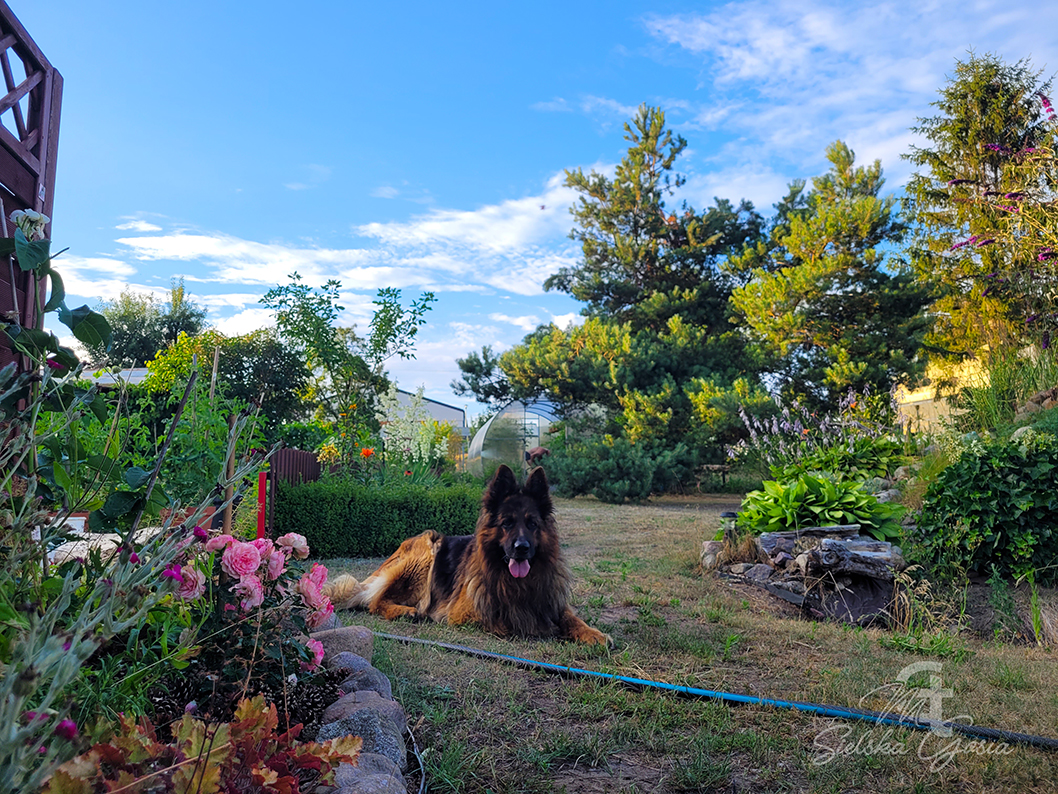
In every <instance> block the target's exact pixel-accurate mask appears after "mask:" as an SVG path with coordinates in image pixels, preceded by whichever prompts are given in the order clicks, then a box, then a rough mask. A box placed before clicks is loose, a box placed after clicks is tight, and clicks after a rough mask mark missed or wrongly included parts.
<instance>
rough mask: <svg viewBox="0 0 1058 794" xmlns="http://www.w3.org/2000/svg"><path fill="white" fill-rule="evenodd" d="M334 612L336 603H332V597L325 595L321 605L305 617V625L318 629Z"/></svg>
mask: <svg viewBox="0 0 1058 794" xmlns="http://www.w3.org/2000/svg"><path fill="white" fill-rule="evenodd" d="M333 614H334V604H332V603H331V599H329V598H328V597H327V596H324V597H323V600H322V603H321V605H320V607H319V608H318V609H316V610H315V611H313V612H310V613H309V616H308V617H307V618H305V625H306V626H307V627H308V628H310V629H312V630H316V629H318V628H319V627H320V626H322V625H323V624H324V623H326V622H327V619H328V618H329V617H330V616H331V615H333Z"/></svg>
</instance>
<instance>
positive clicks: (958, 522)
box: [917, 431, 1058, 582]
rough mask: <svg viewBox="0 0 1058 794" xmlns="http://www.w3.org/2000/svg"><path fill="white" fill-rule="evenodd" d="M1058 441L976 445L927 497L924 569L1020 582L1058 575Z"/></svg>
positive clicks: (1037, 438)
mask: <svg viewBox="0 0 1058 794" xmlns="http://www.w3.org/2000/svg"><path fill="white" fill-rule="evenodd" d="M1056 471H1058V441H1056V440H1055V437H1054V436H1052V435H1049V434H1043V433H1035V432H1033V431H1028V432H1027V433H1025V435H1023V436H1021V437H1020V438H1019V439H1018V440H1017V441H1016V442H1001V441H982V440H977V441H976V443H974V444H972V445H967V448H966V449H965V451H963V452H962V454H961V456H960V457H959V458H958V460H956V461H954V462H953V463H952V464H951V465H950V466H948V468H946V469H945V470H944V471H942V472H941V473H940V474H939V475H938V477H937V479H936V480H935V481H934V483H933V485H931V486H930V488H929V489H928V490H927V492H926V496H925V500H924V504H923V507H922V514H921V516H920V519H919V523H918V538H917V542H918V544H919V545H920V546H921V554H922V556H923V558H924V561H925V562H928V563H930V564H931V565H932V566H933V567H934V568H936V569H938V570H940V569H948V570H949V571H958V570H960V569H961V570H972V571H979V572H981V573H985V572H987V571H989V570H991V569H992V567H993V566H994V567H995V570H997V571H998V572H999V574H1000V575H1002V576H1009V577H1013V578H1016V579H1017V578H1021V577H1023V576H1026V575H1027V574H1029V573H1030V572H1032V571H1038V572H1039V576H1040V577H1041V579H1040V581H1041V582H1044V581H1053V580H1054V579H1055V577H1056V575H1058V568H1055V567H1053V566H1054V561H1055V559H1056V557H1058V489H1055V487H1054V481H1055V472H1056Z"/></svg>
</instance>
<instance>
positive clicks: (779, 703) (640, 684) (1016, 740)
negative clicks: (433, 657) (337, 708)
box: [373, 631, 1058, 751]
mask: <svg viewBox="0 0 1058 794" xmlns="http://www.w3.org/2000/svg"><path fill="white" fill-rule="evenodd" d="M373 633H374V635H375V636H376V637H380V638H382V639H385V640H396V641H397V642H403V643H407V644H415V645H429V646H433V647H436V648H444V649H445V650H449V651H457V652H459V653H464V654H467V655H470V656H477V657H479V658H481V659H492V660H493V661H496V662H505V663H507V664H513V665H515V666H517V667H522V668H525V669H527V670H539V671H541V672H545V673H555V674H558V675H564V676H568V677H571V678H577V677H580V678H596V679H600V680H603V681H616V682H618V683H621V684H625V685H626V686H630V687H633V688H635V689H660V690H662V691H666V692H674V693H676V694H678V695H683V696H684V697H694V698H707V699H709V700H716V701H720V702H722V703H742V704H748V705H754V706H773V707H775V708H780V709H794V710H795V711H804V712H808V713H809V714H817V715H819V716H821V717H835V718H838V719H844V720H862V721H864V722H874V723H877V724H882V725H895V726H899V727H902V728H911V729H913V730H919V731H928V730H936V729H947V730H950V731H952V732H954V733H959V734H962V735H963V736H969V737H970V738H973V739H980V740H985V741H992V742H1007V743H1010V744H1021V745H1028V746H1030V747H1036V748H1038V749H1041V750H1051V751H1058V739H1052V738H1050V737H1047V736H1034V735H1032V734H1028V733H1015V732H1014V731H1004V730H999V729H997V728H984V727H981V726H978V725H968V724H965V723H961V722H948V721H939V720H930V719H925V718H922V717H911V716H907V715H903V714H893V713H887V712H882V711H871V710H869V709H857V708H852V707H848V706H827V705H823V704H820V703H805V702H802V701H798V700H773V699H772V698H761V697H754V696H753V695H736V694H734V693H733V692H718V691H714V690H710V689H698V688H697V687H689V686H680V685H678V684H666V683H664V682H662V681H650V680H648V679H645V678H630V677H628V676H624V675H617V674H615V673H600V672H598V671H596V670H582V669H580V668H577V667H566V666H563V665H560V664H551V663H550V662H538V661H535V660H533V659H522V658H520V657H518V656H508V655H506V654H502V653H493V652H492V651H484V650H481V649H479V648H469V647H467V646H465V645H455V644H453V643H450V642H439V641H437V640H423V639H419V638H418V637H405V636H402V635H399V634H383V633H381V632H378V631H376V632H373Z"/></svg>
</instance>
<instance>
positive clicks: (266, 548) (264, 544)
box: [250, 538, 275, 560]
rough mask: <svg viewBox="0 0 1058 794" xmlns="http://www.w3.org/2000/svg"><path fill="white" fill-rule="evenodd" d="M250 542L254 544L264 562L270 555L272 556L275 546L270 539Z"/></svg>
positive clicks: (258, 539)
mask: <svg viewBox="0 0 1058 794" xmlns="http://www.w3.org/2000/svg"><path fill="white" fill-rule="evenodd" d="M250 542H251V543H252V544H253V546H254V548H255V549H257V550H258V551H259V552H260V553H261V559H262V560H263V559H265V558H267V557H268V555H269V554H271V553H272V550H273V549H274V548H275V546H273V545H272V541H270V540H269V539H268V538H257V539H256V540H251V541H250Z"/></svg>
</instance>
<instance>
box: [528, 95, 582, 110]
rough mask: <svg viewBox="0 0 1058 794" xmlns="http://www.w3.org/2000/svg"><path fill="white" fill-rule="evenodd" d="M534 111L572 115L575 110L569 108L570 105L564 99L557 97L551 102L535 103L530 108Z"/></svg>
mask: <svg viewBox="0 0 1058 794" xmlns="http://www.w3.org/2000/svg"><path fill="white" fill-rule="evenodd" d="M529 107H530V108H531V109H532V110H539V111H542V112H544V113H572V112H573V108H571V107H570V106H569V103H568V102H567V101H566V100H564V99H563V98H562V97H555V98H554V99H552V100H551V101H550V102H534V103H533V104H532V105H530V106H529Z"/></svg>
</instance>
